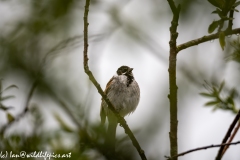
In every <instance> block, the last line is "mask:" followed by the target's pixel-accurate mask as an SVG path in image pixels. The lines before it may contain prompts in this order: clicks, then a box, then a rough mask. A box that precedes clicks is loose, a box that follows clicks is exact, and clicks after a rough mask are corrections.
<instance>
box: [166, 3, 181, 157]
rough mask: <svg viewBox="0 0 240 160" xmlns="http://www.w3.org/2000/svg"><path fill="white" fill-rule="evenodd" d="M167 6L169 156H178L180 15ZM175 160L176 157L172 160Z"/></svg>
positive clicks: (174, 7)
mask: <svg viewBox="0 0 240 160" xmlns="http://www.w3.org/2000/svg"><path fill="white" fill-rule="evenodd" d="M168 3H169V6H170V8H171V10H172V12H173V18H172V22H171V27H170V41H169V45H170V55H169V68H168V72H169V90H170V93H169V95H168V98H169V102H170V132H169V139H170V147H171V148H170V155H171V156H173V155H177V154H178V139H177V129H178V119H177V111H178V108H177V83H176V65H177V37H178V33H177V26H178V19H179V14H180V5H178V7H176V6H175V3H174V1H173V0H168ZM174 160H177V157H175V158H174Z"/></svg>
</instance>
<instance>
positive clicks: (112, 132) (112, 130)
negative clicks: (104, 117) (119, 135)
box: [105, 117, 118, 152]
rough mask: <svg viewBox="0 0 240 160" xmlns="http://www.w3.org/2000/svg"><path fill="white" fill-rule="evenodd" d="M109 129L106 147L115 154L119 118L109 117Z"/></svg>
mask: <svg viewBox="0 0 240 160" xmlns="http://www.w3.org/2000/svg"><path fill="white" fill-rule="evenodd" d="M108 120H109V121H108V122H109V124H108V129H107V136H106V139H105V145H106V147H107V148H108V150H109V151H110V152H115V144H116V129H117V124H118V123H117V118H116V117H108Z"/></svg>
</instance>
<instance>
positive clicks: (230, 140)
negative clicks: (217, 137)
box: [222, 121, 240, 156]
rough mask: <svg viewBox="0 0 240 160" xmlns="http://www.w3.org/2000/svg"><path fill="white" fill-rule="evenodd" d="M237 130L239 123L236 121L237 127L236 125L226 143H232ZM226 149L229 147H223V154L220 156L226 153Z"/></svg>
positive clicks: (239, 126)
mask: <svg viewBox="0 0 240 160" xmlns="http://www.w3.org/2000/svg"><path fill="white" fill-rule="evenodd" d="M239 128H240V121H238V125H237V127H236V128H235V129H234V131H233V134H232V135H231V137H230V138H229V140H228V142H227V143H231V142H232V140H233V138H234V137H235V136H236V134H237V132H238V130H239ZM228 148H229V146H225V147H224V150H223V152H222V156H223V155H224V153H225V152H226V151H227V149H228Z"/></svg>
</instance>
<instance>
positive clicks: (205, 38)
mask: <svg viewBox="0 0 240 160" xmlns="http://www.w3.org/2000/svg"><path fill="white" fill-rule="evenodd" d="M224 33H225V36H228V35H232V34H239V33H240V28H236V29H233V30H231V31H229V30H226V31H224ZM218 37H219V33H215V34H211V35H208V36H203V37H201V38H197V39H194V40H191V41H188V42H186V43H183V44H180V45H178V46H177V52H179V51H181V50H184V49H187V48H189V47H192V46H195V45H198V44H200V43H204V42H207V41H211V40H214V39H217V38H218Z"/></svg>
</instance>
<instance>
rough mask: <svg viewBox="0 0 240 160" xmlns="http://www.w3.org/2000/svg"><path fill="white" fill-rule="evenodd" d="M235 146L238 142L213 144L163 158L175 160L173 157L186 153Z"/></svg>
mask: <svg viewBox="0 0 240 160" xmlns="http://www.w3.org/2000/svg"><path fill="white" fill-rule="evenodd" d="M237 144H240V141H237V142H232V143H223V144H215V145H214V144H212V145H209V146H204V147H199V148H195V149H191V150H188V151H186V152H182V153H179V154H178V155H175V156H172V157H167V156H165V157H166V158H167V159H168V160H172V159H173V158H175V157H180V156H184V155H185V154H188V153H191V152H196V151H199V150H205V149H209V148H215V147H226V146H230V145H237Z"/></svg>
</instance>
